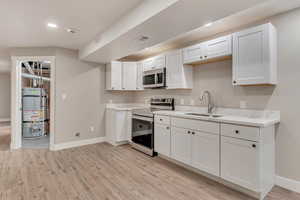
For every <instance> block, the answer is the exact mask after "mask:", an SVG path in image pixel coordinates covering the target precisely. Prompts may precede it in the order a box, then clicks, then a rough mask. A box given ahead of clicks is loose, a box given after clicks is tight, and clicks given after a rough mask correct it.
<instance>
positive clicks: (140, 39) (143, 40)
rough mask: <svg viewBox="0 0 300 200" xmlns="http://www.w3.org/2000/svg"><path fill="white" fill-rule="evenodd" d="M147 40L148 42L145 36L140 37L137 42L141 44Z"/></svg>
mask: <svg viewBox="0 0 300 200" xmlns="http://www.w3.org/2000/svg"><path fill="white" fill-rule="evenodd" d="M147 40H149V37H148V36H145V35H142V36H141V37H140V38H139V41H141V42H145V41H147Z"/></svg>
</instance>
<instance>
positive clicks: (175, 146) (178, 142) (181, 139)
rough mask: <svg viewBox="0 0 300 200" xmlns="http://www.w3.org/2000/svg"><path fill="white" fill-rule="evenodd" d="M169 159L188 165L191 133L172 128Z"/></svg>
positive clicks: (186, 130)
mask: <svg viewBox="0 0 300 200" xmlns="http://www.w3.org/2000/svg"><path fill="white" fill-rule="evenodd" d="M171 157H172V158H173V159H175V160H178V161H180V162H183V163H185V164H190V161H191V131H190V130H188V129H183V128H176V127H172V130H171Z"/></svg>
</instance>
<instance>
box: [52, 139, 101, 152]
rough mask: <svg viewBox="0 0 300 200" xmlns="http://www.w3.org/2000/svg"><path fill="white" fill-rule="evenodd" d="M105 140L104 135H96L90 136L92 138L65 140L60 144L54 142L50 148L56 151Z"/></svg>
mask: <svg viewBox="0 0 300 200" xmlns="http://www.w3.org/2000/svg"><path fill="white" fill-rule="evenodd" d="M105 141H106V138H105V137H97V138H92V139H85V140H79V141H72V142H66V143H61V144H54V145H52V146H51V147H50V150H52V151H58V150H62V149H68V148H73V147H80V146H84V145H88V144H96V143H101V142H105Z"/></svg>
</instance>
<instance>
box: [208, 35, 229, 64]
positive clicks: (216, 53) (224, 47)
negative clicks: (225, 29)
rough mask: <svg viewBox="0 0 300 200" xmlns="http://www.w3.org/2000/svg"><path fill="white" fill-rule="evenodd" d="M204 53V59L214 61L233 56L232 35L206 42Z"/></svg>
mask: <svg viewBox="0 0 300 200" xmlns="http://www.w3.org/2000/svg"><path fill="white" fill-rule="evenodd" d="M204 52H205V53H204V54H205V55H204V59H213V58H218V57H219V58H220V57H224V56H230V55H232V35H227V36H223V37H219V38H217V39H214V40H210V41H207V42H204Z"/></svg>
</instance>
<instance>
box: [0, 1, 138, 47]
mask: <svg viewBox="0 0 300 200" xmlns="http://www.w3.org/2000/svg"><path fill="white" fill-rule="evenodd" d="M142 1H143V0H126V1H125V0H109V1H107V0H1V6H0V30H1V37H0V47H1V48H6V47H42V46H43V47H44V46H55V47H64V48H70V49H79V48H81V47H82V46H83V45H85V44H86V43H88V42H89V41H90V40H91V39H93V38H95V37H96V36H97V34H99V33H101V32H103V31H104V30H105V29H106V28H108V27H109V26H111V25H112V24H113V23H115V22H116V21H118V20H119V19H121V18H122V16H123V15H125V14H126V13H128V12H130V11H131V10H132V9H133V8H135V7H136V6H138V4H140V3H141V2H142ZM48 22H53V23H56V24H57V25H58V26H59V28H58V29H49V28H48V27H47V26H46V24H47V23H48ZM66 28H75V29H79V30H80V31H79V32H78V33H76V34H71V33H68V32H67V31H65V29H66Z"/></svg>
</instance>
